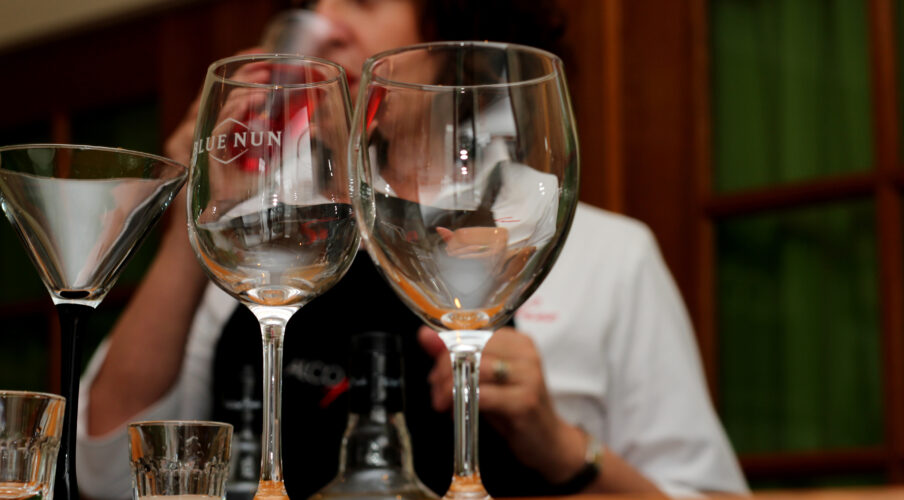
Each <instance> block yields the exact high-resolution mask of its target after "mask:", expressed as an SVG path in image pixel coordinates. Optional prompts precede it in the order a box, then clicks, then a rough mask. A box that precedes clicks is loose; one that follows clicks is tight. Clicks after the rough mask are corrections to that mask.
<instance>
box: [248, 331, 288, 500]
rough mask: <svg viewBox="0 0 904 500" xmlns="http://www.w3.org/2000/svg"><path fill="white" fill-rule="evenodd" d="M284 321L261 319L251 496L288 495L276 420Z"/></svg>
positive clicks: (279, 432)
mask: <svg viewBox="0 0 904 500" xmlns="http://www.w3.org/2000/svg"><path fill="white" fill-rule="evenodd" d="M285 328H286V320H283V319H266V320H262V321H261V337H262V339H263V342H264V425H263V433H262V434H261V450H262V453H261V479H260V484H259V485H258V488H257V493H256V494H255V496H254V497H255V498H256V499H258V500H260V499H263V498H274V497H280V498H288V497H287V494H286V488H285V485H284V483H283V472H282V450H281V444H282V443H281V438H282V434H281V430H280V420H281V418H282V355H283V336H284V334H285Z"/></svg>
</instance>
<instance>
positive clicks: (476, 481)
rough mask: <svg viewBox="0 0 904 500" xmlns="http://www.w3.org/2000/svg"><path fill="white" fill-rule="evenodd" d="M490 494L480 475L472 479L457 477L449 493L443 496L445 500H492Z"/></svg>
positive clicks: (453, 480)
mask: <svg viewBox="0 0 904 500" xmlns="http://www.w3.org/2000/svg"><path fill="white" fill-rule="evenodd" d="M491 499H492V497H490V494H489V493H487V490H486V488H484V487H483V482H482V481H481V480H480V475H479V474H478V475H475V476H471V477H465V476H455V477H453V478H452V484H450V485H449V491H447V492H446V494H445V495H443V500H491Z"/></svg>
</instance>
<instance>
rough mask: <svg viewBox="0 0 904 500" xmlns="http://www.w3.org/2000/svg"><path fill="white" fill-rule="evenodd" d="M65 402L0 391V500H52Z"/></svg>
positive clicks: (59, 399) (25, 393)
mask: <svg viewBox="0 0 904 500" xmlns="http://www.w3.org/2000/svg"><path fill="white" fill-rule="evenodd" d="M65 401H66V400H65V399H63V398H62V397H61V396H57V395H55V394H43V393H39V392H20V391H0V498H2V499H16V500H20V499H22V500H24V499H26V498H32V497H37V496H40V498H41V499H43V500H53V474H54V470H55V469H56V459H57V452H58V451H59V449H60V433H61V432H62V430H63V408H64V407H65V405H66V403H65Z"/></svg>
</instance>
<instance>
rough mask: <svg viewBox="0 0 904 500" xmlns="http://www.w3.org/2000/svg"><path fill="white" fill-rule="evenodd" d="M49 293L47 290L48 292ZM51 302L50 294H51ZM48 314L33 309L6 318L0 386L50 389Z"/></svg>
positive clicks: (1, 336) (1, 342)
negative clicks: (28, 312) (32, 311)
mask: <svg viewBox="0 0 904 500" xmlns="http://www.w3.org/2000/svg"><path fill="white" fill-rule="evenodd" d="M45 295H46V294H45ZM47 301H48V302H50V297H47ZM46 326H47V318H46V317H45V316H44V315H43V314H39V313H31V314H25V315H21V316H16V317H12V318H3V326H2V327H0V388H3V389H14V390H28V391H47V390H49V389H50V385H49V381H48V379H47V374H48V369H49V363H50V359H49V356H48V355H47V341H48V335H47V328H46Z"/></svg>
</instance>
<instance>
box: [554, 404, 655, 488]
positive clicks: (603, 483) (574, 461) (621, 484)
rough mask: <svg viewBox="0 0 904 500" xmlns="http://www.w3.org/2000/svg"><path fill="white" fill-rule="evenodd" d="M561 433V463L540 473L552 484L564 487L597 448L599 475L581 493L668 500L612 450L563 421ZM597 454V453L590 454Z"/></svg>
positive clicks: (555, 461) (555, 462) (561, 422)
mask: <svg viewBox="0 0 904 500" xmlns="http://www.w3.org/2000/svg"><path fill="white" fill-rule="evenodd" d="M559 428H560V430H559V432H558V435H559V437H558V439H557V440H556V441H557V442H558V446H557V448H558V450H559V453H558V454H557V455H558V459H557V460H554V461H551V463H549V464H547V465H546V467H544V468H543V469H541V470H544V471H545V472H544V474H545V476H546V478H547V479H548V480H549V481H550V482H552V483H565V482H566V481H568V480H569V479H571V478H573V477H575V476H576V475H577V474H578V472H579V471H580V470H581V469H582V468H583V467H584V466H585V465H586V463H587V460H586V458H587V451H588V448H589V447H593V448H597V449H598V451H599V453H600V455H599V456H598V458H597V460H596V462H597V465H598V467H599V473H598V474H597V475H596V477H595V478H594V480H593V481H592V482H591V483H590V484H588V485H587V486H586V487H585V488H584V489H583V490H582V491H581V493H615V494H632V495H634V494H636V495H643V496H644V497H645V498H646V497H649V498H657V497H661V498H665V495H664V494H663V493H662V492H661V491H660V490H659V488H657V487H656V485H655V484H653V482H652V481H650V480H649V479H647V478H646V477H645V476H644V475H643V474H641V473H640V472H639V471H638V470H637V469H635V468H634V467H632V466H631V465H630V464H629V463H627V462H626V461H624V460H623V459H622V458H621V457H619V456H618V455H617V454H615V453H613V452H612V451H611V450H610V449H609V448H607V447H605V446H602V445H601V444H598V443H595V442H589V441H590V440H589V437H588V435H587V434H586V433H584V432H583V431H581V430H580V429H578V428H577V427H575V426H573V425H570V424H567V423H565V422H563V421H561V420H560V424H559ZM591 451H593V452H596V451H597V450H591Z"/></svg>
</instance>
